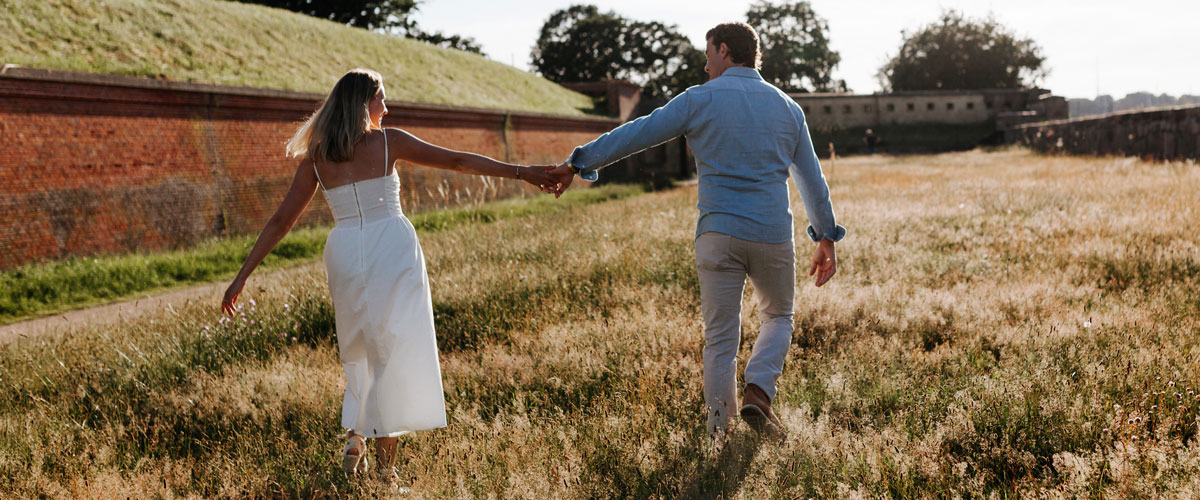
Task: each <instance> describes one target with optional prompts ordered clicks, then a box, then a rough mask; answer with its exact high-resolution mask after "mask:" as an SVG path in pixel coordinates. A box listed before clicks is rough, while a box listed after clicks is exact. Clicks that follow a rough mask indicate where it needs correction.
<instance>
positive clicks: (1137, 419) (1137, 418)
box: [1133, 417, 1142, 424]
mask: <svg viewBox="0 0 1200 500" xmlns="http://www.w3.org/2000/svg"><path fill="white" fill-rule="evenodd" d="M1133 421H1134V422H1135V423H1139V424H1140V423H1142V417H1133Z"/></svg>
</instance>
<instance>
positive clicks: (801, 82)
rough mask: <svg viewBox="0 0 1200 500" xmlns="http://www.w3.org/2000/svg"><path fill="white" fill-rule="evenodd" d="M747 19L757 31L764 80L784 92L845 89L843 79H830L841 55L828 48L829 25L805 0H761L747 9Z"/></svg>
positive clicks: (761, 71) (843, 90)
mask: <svg viewBox="0 0 1200 500" xmlns="http://www.w3.org/2000/svg"><path fill="white" fill-rule="evenodd" d="M746 23H747V24H749V25H750V26H753V27H754V29H755V30H756V31H758V43H759V55H760V56H761V57H762V68H761V69H760V71H759V72H760V73H761V74H762V77H763V79H764V80H767V81H769V82H771V83H772V84H774V85H775V86H776V87H779V88H780V89H782V90H784V91H787V92H809V91H817V92H830V91H840V92H845V91H846V82H845V81H842V80H834V79H833V68H834V67H835V66H837V64H838V63H839V62H841V60H842V57H841V56H840V55H839V54H838V53H837V52H835V51H833V50H830V48H829V37H828V36H827V35H826V33H828V31H829V25H828V23H827V22H826V21H825V20H824V19H821V18H820V17H818V16H817V14H816V12H814V11H813V9H812V5H810V4H809V3H808V2H806V1H798V2H783V3H780V4H772V3H769V2H766V1H761V0H760V1H758V2H755V3H754V4H752V5H751V6H750V10H749V11H747V12H746Z"/></svg>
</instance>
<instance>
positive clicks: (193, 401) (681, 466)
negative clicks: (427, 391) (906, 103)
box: [0, 151, 1200, 498]
mask: <svg viewBox="0 0 1200 500" xmlns="http://www.w3.org/2000/svg"><path fill="white" fill-rule="evenodd" d="M830 178H831V185H832V191H833V197H834V202H835V206H836V208H837V209H838V214H839V216H840V219H841V221H842V222H843V223H844V224H845V225H846V226H848V228H849V229H850V234H849V236H848V237H847V238H846V240H844V241H843V243H841V244H840V245H839V257H840V259H841V262H840V266H839V273H838V275H837V276H836V277H835V278H834V279H833V281H832V282H831V283H830V284H829V285H827V286H826V287H823V288H822V289H814V288H813V287H812V286H811V284H809V282H808V280H807V279H803V280H802V281H801V283H800V292H799V295H798V298H797V316H796V326H797V333H796V340H795V342H794V346H793V348H792V352H791V353H790V354H789V358H788V365H787V368H786V370H785V373H784V375H783V377H782V378H781V379H780V381H779V386H780V395H779V397H778V400H777V408H778V409H779V411H780V413H781V416H782V418H783V421H784V423H785V425H786V426H787V427H788V428H789V429H790V431H791V432H790V435H789V437H788V439H787V440H786V441H785V442H783V443H781V444H772V443H765V442H760V441H758V440H756V439H754V438H753V437H752V436H751V435H750V434H748V433H747V432H745V430H744V428H742V427H739V428H738V430H736V431H735V432H734V433H733V434H732V435H731V436H730V437H729V439H728V440H727V441H723V442H717V443H714V442H712V441H710V440H709V438H708V437H707V436H706V435H705V432H704V429H703V425H704V424H703V418H702V415H703V412H702V399H701V377H700V370H701V368H700V366H701V365H700V351H701V346H702V339H701V334H700V329H701V325H700V320H699V312H698V304H699V300H698V290H697V287H696V281H695V279H696V278H695V272H694V267H693V262H692V259H693V252H692V224H693V221H694V213H695V209H694V208H693V207H694V204H695V201H696V192H695V189H694V188H687V189H678V190H675V191H670V192H662V193H655V194H650V195H647V196H638V197H634V198H630V199H627V200H624V201H620V202H616V203H605V204H600V205H595V206H593V207H590V208H589V210H588V214H587V216H586V217H585V216H580V215H579V214H576V213H569V214H568V213H558V214H554V215H549V216H544V217H525V218H511V219H505V220H502V221H498V222H496V223H492V224H484V225H475V224H470V225H462V226H458V227H455V228H451V229H448V230H445V231H440V232H437V233H435V234H430V235H428V236H426V237H424V238H423V245H424V248H425V254H426V255H427V256H428V259H429V273H430V276H431V279H432V284H433V292H434V307H435V311H436V313H437V321H438V328H439V342H440V345H441V349H442V359H441V364H442V368H443V378H444V381H445V389H446V397H447V408H448V412H449V418H450V425H449V427H448V428H446V429H441V430H437V431H433V432H427V433H420V434H418V435H415V436H411V437H406V438H404V439H403V440H402V442H403V445H402V453H403V457H404V459H403V464H402V468H401V475H402V476H403V478H404V479H405V480H406V481H408V482H410V483H411V485H412V487H413V495H412V497H414V498H447V497H489V496H496V497H501V498H511V497H527V498H595V497H599V498H607V497H636V498H695V497H725V498H732V497H743V498H798V497H802V498H808V497H820V498H850V497H854V496H856V495H857V494H862V495H865V496H869V497H887V496H892V497H902V498H924V497H953V496H960V495H961V496H963V497H981V496H982V497H986V496H988V495H990V494H993V493H996V494H998V495H999V496H1000V497H1011V496H1016V495H1020V496H1045V497H1068V498H1069V497H1081V496H1090V497H1101V496H1104V497H1118V496H1127V497H1156V496H1168V497H1169V496H1185V497H1186V496H1191V495H1195V494H1196V492H1197V491H1198V488H1200V479H1198V478H1200V465H1198V464H1200V445H1198V444H1197V440H1196V439H1195V438H1196V431H1197V409H1198V408H1200V400H1197V395H1196V394H1195V391H1196V390H1197V389H1198V388H1200V376H1197V373H1198V371H1197V367H1198V364H1200V335H1198V334H1200V300H1197V296H1196V293H1195V290H1196V289H1197V287H1198V286H1200V257H1198V255H1200V252H1198V251H1197V249H1198V247H1200V236H1197V235H1200V218H1197V217H1196V216H1195V206H1194V203H1192V201H1194V199H1195V193H1196V192H1198V191H1200V169H1198V168H1197V167H1196V166H1195V165H1188V164H1180V163H1174V164H1155V163H1148V162H1142V161H1137V160H1133V159H1111V158H1099V159H1097V158H1068V157H1041V156H1036V155H1033V154H1031V153H1028V152H1023V151H1004V152H998V153H981V152H968V153H956V154H946V155H940V156H913V157H904V158H887V157H872V158H868V157H859V158H848V159H845V160H840V161H839V162H838V167H837V169H836V170H835V171H834V172H832V173H831V175H830ZM796 203H797V204H796V206H794V207H793V209H794V210H797V212H798V213H803V209H802V207H801V206H800V205H799V202H798V200H797V201H796ZM810 248H811V245H810V244H808V243H802V244H801V245H800V253H799V255H800V256H801V258H800V262H798V267H799V268H800V269H801V270H803V269H806V268H807V263H806V262H805V257H806V256H807V254H808V252H809V251H810ZM564 249H569V251H564ZM324 290H325V282H324V278H323V276H322V273H321V268H320V266H319V264H311V265H308V266H303V267H298V268H294V269H291V270H287V271H284V272H281V273H275V274H272V275H269V277H266V276H264V277H263V278H260V279H259V280H257V281H255V282H252V283H250V286H249V287H248V290H247V294H246V295H247V296H246V297H245V298H246V299H250V298H254V299H255V300H256V303H257V304H256V305H247V309H245V310H244V312H245V316H244V317H241V316H239V317H238V318H237V319H236V320H234V321H225V322H221V321H218V319H217V316H216V314H215V311H216V307H215V304H216V301H217V299H218V298H217V297H216V296H213V297H210V299H211V300H209V301H208V302H205V303H202V304H199V305H194V306H189V307H185V308H183V309H180V310H175V311H162V312H161V313H160V314H158V315H151V316H147V317H145V318H141V319H138V320H135V321H132V322H130V323H128V324H123V325H120V326H117V327H110V328H105V329H98V328H88V327H80V328H77V329H75V330H73V331H70V332H64V333H63V334H62V335H61V336H60V337H59V338H42V339H33V340H23V341H20V342H18V343H14V344H11V345H8V346H5V347H3V349H4V351H5V352H4V353H3V355H2V356H0V360H2V361H0V363H2V364H0V386H2V387H0V477H4V478H7V479H6V480H5V481H4V482H0V496H17V497H30V496H37V495H45V496H49V497H125V496H131V497H137V498H146V497H155V496H164V497H165V496H196V497H240V496H275V497H332V496H343V495H353V496H357V497H374V496H382V495H383V493H382V492H379V491H376V490H374V489H373V487H372V486H371V484H370V483H360V482H356V481H347V480H346V479H344V478H342V477H341V476H340V475H339V473H337V472H335V467H336V465H337V461H336V453H337V452H338V450H339V449H340V447H341V442H339V441H338V440H337V438H336V436H337V434H338V432H339V429H338V428H337V422H338V420H337V419H338V413H339V406H340V400H341V392H340V391H341V387H342V383H343V382H342V372H341V367H340V365H339V363H338V358H337V350H336V344H335V340H334V335H333V333H332V332H331V320H332V309H331V306H330V304H329V302H328V299H327V297H326V295H325V292H324ZM746 297H747V298H746V302H745V306H746V311H745V313H744V317H745V319H746V323H747V325H746V329H745V331H746V332H747V336H746V337H747V338H746V339H744V341H743V355H742V358H741V361H742V362H743V363H744V361H745V358H746V354H747V353H746V349H748V348H749V345H750V343H751V341H752V340H753V338H754V332H756V331H757V319H756V314H755V312H754V309H753V300H752V299H751V298H750V297H751V294H750V293H749V290H748V291H747V295H746ZM246 303H247V304H252V303H251V302H249V301H247V302H246Z"/></svg>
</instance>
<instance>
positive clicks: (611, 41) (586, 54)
mask: <svg viewBox="0 0 1200 500" xmlns="http://www.w3.org/2000/svg"><path fill="white" fill-rule="evenodd" d="M530 58H531V59H532V64H533V68H534V70H535V71H537V72H538V73H539V74H541V75H542V76H543V77H545V78H547V79H549V80H551V81H555V82H590V81H598V80H601V79H605V78H616V79H622V80H629V81H632V82H634V83H636V84H638V85H641V86H642V88H643V93H644V94H646V95H648V96H650V97H659V96H664V97H669V96H672V95H674V94H677V93H679V92H681V91H682V90H684V89H686V88H687V87H689V86H692V85H696V84H699V83H703V82H704V80H705V76H704V53H703V51H700V50H699V49H696V48H695V47H693V46H692V44H691V43H690V42H688V40H687V37H685V36H683V35H682V34H680V33H679V32H678V30H677V28H676V27H675V26H668V25H665V24H662V23H658V22H639V21H633V20H630V19H626V18H624V17H621V16H618V15H617V14H615V13H613V12H603V13H602V12H600V10H599V9H598V8H597V7H596V6H594V5H575V6H571V7H569V8H566V9H561V10H558V11H555V12H554V13H553V14H551V15H550V18H549V19H548V20H546V23H545V24H543V25H542V30H541V32H540V34H539V36H538V39H537V43H536V44H535V45H534V48H533V51H532V52H531V53H530Z"/></svg>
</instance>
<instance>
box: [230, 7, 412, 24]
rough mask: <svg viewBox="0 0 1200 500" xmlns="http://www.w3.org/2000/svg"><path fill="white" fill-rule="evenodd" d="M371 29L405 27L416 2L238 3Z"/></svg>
mask: <svg viewBox="0 0 1200 500" xmlns="http://www.w3.org/2000/svg"><path fill="white" fill-rule="evenodd" d="M238 1H239V2H242V3H255V4H259V5H266V6H268V7H275V8H279V9H285V10H290V11H292V12H299V13H301V14H308V15H310V16H313V17H319V18H322V19H328V20H330V21H333V22H336V23H341V24H345V25H347V26H355V27H359V28H363V29H368V30H380V29H389V28H397V27H404V26H406V23H407V22H408V14H409V13H410V12H412V11H413V10H414V9H416V8H417V0H238Z"/></svg>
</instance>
